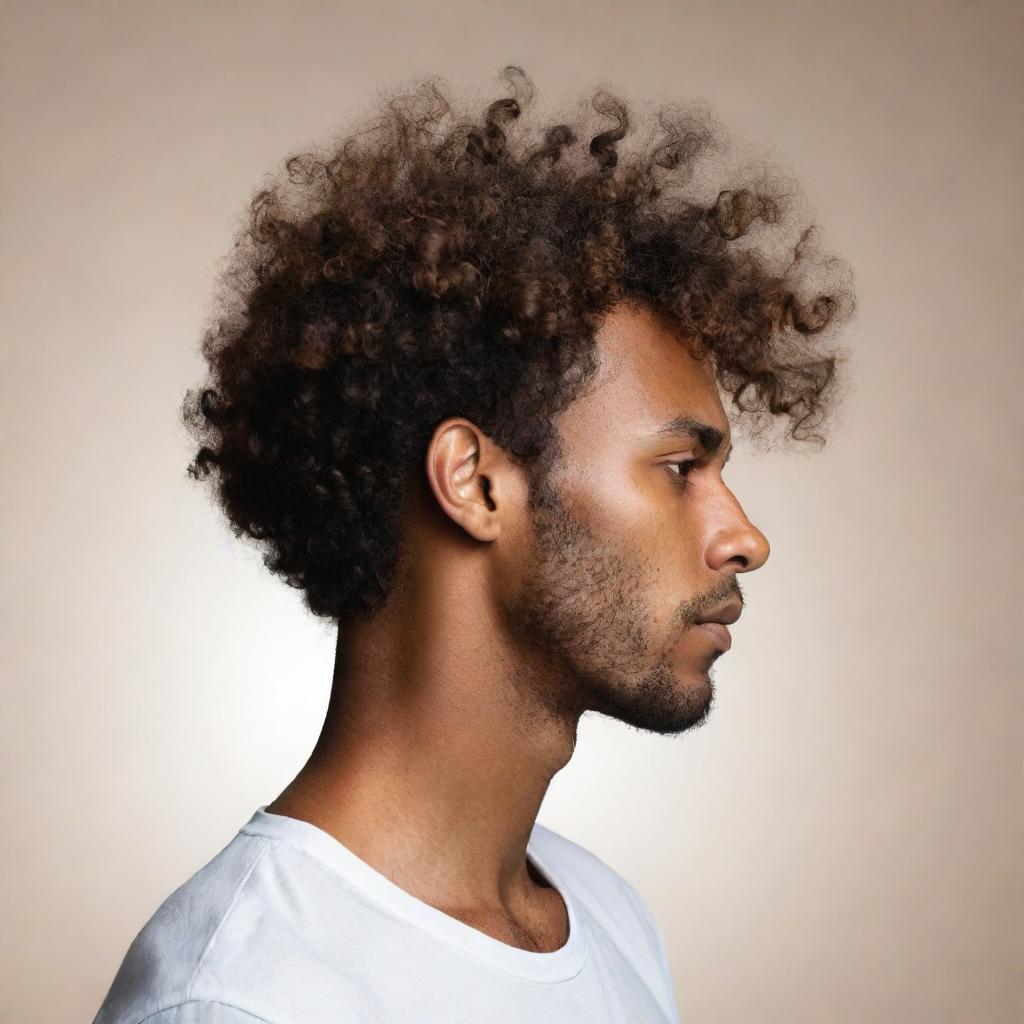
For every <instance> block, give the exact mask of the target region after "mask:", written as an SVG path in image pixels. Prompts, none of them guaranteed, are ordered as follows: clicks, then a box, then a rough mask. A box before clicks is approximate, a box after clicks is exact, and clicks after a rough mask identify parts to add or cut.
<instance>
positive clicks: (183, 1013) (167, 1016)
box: [138, 999, 271, 1024]
mask: <svg viewBox="0 0 1024 1024" xmlns="http://www.w3.org/2000/svg"><path fill="white" fill-rule="evenodd" d="M138 1024H271V1022H270V1021H268V1020H267V1019H266V1018H264V1017H258V1016H257V1015H256V1014H254V1013H250V1012H249V1011H248V1010H243V1009H242V1008H241V1007H240V1006H235V1005H234V1004H233V1003H217V1002H213V1001H211V1000H208V999H190V1000H189V1001H188V1002H185V1003H178V1004H177V1005H176V1006H168V1007H167V1008H166V1009H163V1010H158V1011H157V1012H156V1013H152V1014H150V1015H149V1016H148V1017H145V1018H144V1019H143V1020H141V1021H139V1022H138Z"/></svg>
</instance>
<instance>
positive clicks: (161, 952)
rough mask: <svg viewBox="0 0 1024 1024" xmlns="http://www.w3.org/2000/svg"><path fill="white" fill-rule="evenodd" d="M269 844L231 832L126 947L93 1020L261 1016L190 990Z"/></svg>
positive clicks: (118, 1023)
mask: <svg viewBox="0 0 1024 1024" xmlns="http://www.w3.org/2000/svg"><path fill="white" fill-rule="evenodd" d="M267 846H268V842H267V840H266V839H263V838H260V837H254V836H247V835H244V834H242V833H239V834H237V835H236V836H235V837H234V838H233V839H232V840H231V842H230V843H228V845H227V846H226V847H224V849H222V850H221V851H220V852H219V853H218V854H217V855H216V856H214V857H213V858H212V859H211V860H210V861H208V862H207V863H206V864H204V865H203V866H202V867H201V868H200V869H199V870H198V871H197V872H195V874H193V875H192V876H191V877H190V878H189V879H188V880H187V881H186V882H184V883H183V884H182V885H180V886H179V887H178V888H177V889H175V890H174V892H172V893H171V894H170V895H169V896H168V897H167V898H166V899H165V900H164V901H163V902H162V903H161V904H160V906H159V907H158V908H157V909H156V911H155V912H154V913H153V915H152V916H151V917H150V918H149V920H148V921H147V922H146V923H145V925H143V927H142V929H141V931H139V933H138V934H137V935H136V936H135V938H134V939H133V940H132V943H131V945H130V946H129V947H128V951H127V953H126V954H125V956H124V959H123V961H122V963H121V965H120V967H119V969H118V971H117V973H116V975H115V976H114V980H113V982H112V983H111V986H110V989H109V991H108V993H107V996H106V998H105V999H104V1001H103V1005H102V1006H101V1007H100V1009H99V1011H98V1013H97V1015H96V1017H95V1020H94V1022H93V1024H141V1022H142V1021H145V1022H146V1024H170V1022H174V1024H186V1022H189V1024H191V1022H193V1021H195V1022H197V1024H198V1022H199V1021H204V1022H205V1021H211V1022H219V1021H225V1022H227V1021H231V1022H234V1021H236V1020H238V1021H241V1020H243V1019H244V1020H249V1021H250V1022H251V1021H253V1020H259V1019H260V1018H259V1017H256V1016H254V1015H252V1014H251V1013H247V1012H245V1011H244V1010H243V1009H242V1008H240V1007H236V1006H234V1005H232V1004H231V1003H230V1002H227V1001H226V1002H219V1001H217V1000H216V999H214V1000H197V999H194V998H193V995H194V993H193V988H194V984H195V979H196V976H197V974H198V973H199V969H200V967H201V966H202V965H203V963H204V961H205V960H206V959H207V958H208V957H209V956H210V952H211V950H212V949H213V948H215V946H216V944H217V943H216V940H217V937H218V935H219V934H220V933H221V932H222V930H223V928H224V924H225V922H226V921H227V920H228V919H229V918H230V917H231V915H232V912H233V910H234V909H235V908H236V906H237V905H238V903H239V902H240V901H241V900H243V899H244V894H245V890H246V888H247V886H248V885H249V884H250V879H251V878H252V876H253V873H254V871H255V870H256V868H257V865H258V864H259V862H260V859H261V858H262V856H263V855H264V852H265V851H266V849H267Z"/></svg>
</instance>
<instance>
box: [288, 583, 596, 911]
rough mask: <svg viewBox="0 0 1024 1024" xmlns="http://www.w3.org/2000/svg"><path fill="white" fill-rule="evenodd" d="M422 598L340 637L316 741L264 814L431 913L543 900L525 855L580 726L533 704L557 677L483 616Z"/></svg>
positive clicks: (466, 606)
mask: <svg viewBox="0 0 1024 1024" xmlns="http://www.w3.org/2000/svg"><path fill="white" fill-rule="evenodd" d="M434 578H435V579H437V578H441V579H443V578H444V576H443V574H438V575H437V576H435V577H434ZM462 593H463V595H464V594H465V593H466V591H465V590H463V591H462ZM421 596H422V597H423V598H424V600H422V601H420V602H416V603H415V604H412V603H410V604H405V605H403V604H402V603H400V602H399V603H396V604H393V605H392V606H390V607H389V608H387V609H385V610H384V611H383V612H382V613H381V614H380V615H378V616H377V617H376V618H375V619H373V620H372V621H370V622H367V621H363V620H360V622H359V623H358V625H356V626H350V627H348V628H344V627H343V628H342V629H340V630H339V633H338V647H337V653H336V656H335V668H334V678H333V682H332V690H331V699H330V704H329V707H328V711H327V715H326V718H325V720H324V725H323V728H322V730H321V733H320V737H319V739H318V741H317V744H316V746H315V748H314V750H313V752H312V754H311V755H310V757H309V760H308V761H307V763H306V764H305V766H304V767H303V768H302V770H301V771H300V772H299V774H298V775H297V776H296V778H295V779H294V780H293V782H292V783H290V784H289V786H288V787H287V788H286V789H285V790H284V791H283V792H282V794H281V795H280V796H279V797H278V798H277V800H275V801H274V803H273V804H272V805H270V806H269V807H268V810H269V811H271V813H280V814H288V815H290V816H292V817H298V818H302V819H304V820H307V821H310V822H312V823H313V824H315V825H317V826H318V827H319V828H321V829H323V830H324V831H326V832H328V833H330V834H331V835H334V836H335V837H336V838H337V839H338V840H339V841H340V842H342V843H344V845H345V846H347V847H348V848H349V849H350V850H352V851H353V852H354V853H355V854H356V855H357V856H359V857H360V858H361V859H363V860H364V861H366V862H367V863H368V864H370V865H371V866H372V867H374V868H375V869H376V870H378V871H380V872H381V873H382V874H384V875H386V876H387V877H388V878H390V879H391V880H392V881H394V882H395V883H396V884H397V885H399V886H401V887H402V888H403V889H405V890H406V891H408V892H410V893H412V894H413V895H414V896H417V897H418V898H420V899H423V900H424V901H425V902H428V903H430V904H431V905H433V906H437V907H446V906H451V907H462V908H467V907H468V908H473V909H480V910H484V909H495V910H497V909H500V908H508V907H509V906H510V905H514V904H516V903H518V902H522V901H523V900H525V899H526V898H528V891H529V890H530V889H531V888H532V887H535V882H534V880H533V879H532V877H531V876H530V875H529V874H528V870H527V864H526V846H527V843H528V841H529V838H530V833H531V831H532V828H533V824H534V822H535V820H536V817H537V813H538V811H539V809H540V806H541V802H542V801H543V799H544V795H545V793H546V792H547V789H548V786H549V785H550V782H551V779H552V777H553V776H554V774H555V773H556V772H557V771H558V770H559V769H561V768H562V767H564V766H565V764H567V763H568V761H569V759H570V757H571V756H572V751H573V747H574V745H575V739H576V725H577V722H578V713H564V714H557V713H555V712H553V711H552V709H551V706H552V705H553V704H554V705H555V706H557V705H556V704H555V702H550V701H549V702H546V701H543V700H541V699H540V698H539V697H538V696H537V695H538V694H539V693H543V692H545V685H544V681H545V675H544V673H545V672H546V673H547V675H548V676H550V673H551V667H550V665H548V666H546V668H544V669H543V670H542V666H540V665H536V666H531V665H530V664H528V663H524V660H523V656H522V655H521V654H519V653H514V652H513V651H512V650H511V648H510V647H509V646H508V645H507V643H505V642H503V640H502V639H501V634H500V631H499V630H497V629H496V628H495V625H496V624H495V623H493V622H486V623H481V614H480V608H479V606H478V605H477V606H473V603H472V602H465V601H463V602H462V603H460V602H459V601H458V600H457V599H455V600H453V599H452V598H453V597H454V595H451V594H449V595H445V594H436V593H434V594H432V595H421ZM439 609H440V610H441V611H438V610H439ZM550 685H551V680H550V678H548V679H547V689H548V690H550Z"/></svg>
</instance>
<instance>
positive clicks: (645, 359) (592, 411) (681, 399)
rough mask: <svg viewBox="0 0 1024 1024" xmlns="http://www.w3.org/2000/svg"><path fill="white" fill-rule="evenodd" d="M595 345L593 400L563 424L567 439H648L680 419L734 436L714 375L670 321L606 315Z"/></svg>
mask: <svg viewBox="0 0 1024 1024" xmlns="http://www.w3.org/2000/svg"><path fill="white" fill-rule="evenodd" d="M595 341H596V343H597V346H598V352H599V355H600V369H599V370H598V373H597V377H596V378H595V381H594V382H593V384H592V385H591V387H590V388H589V389H588V392H587V394H585V395H583V396H581V397H580V398H579V399H578V400H577V401H575V402H573V403H572V404H571V405H570V406H569V407H568V408H567V409H566V410H565V413H564V416H563V418H562V421H561V422H560V429H561V432H562V435H563V437H565V438H566V440H570V439H571V438H572V435H573V434H575V433H576V432H577V431H579V432H581V433H582V434H584V435H585V436H586V437H587V438H588V443H591V442H592V441H593V438H594V435H595V434H597V433H600V434H601V435H602V437H606V438H608V439H609V440H615V439H618V440H621V441H638V440H647V439H650V438H651V435H654V434H655V433H656V432H657V431H658V430H659V428H661V427H663V426H664V425H665V424H666V423H668V422H669V421H671V420H674V419H676V418H677V417H678V416H680V415H688V416H691V417H693V418H694V419H697V420H701V421H702V422H704V423H708V424H711V425H712V426H714V427H717V428H718V429H719V430H720V431H721V432H722V433H723V434H724V435H725V436H726V437H729V420H728V417H727V416H726V414H725V409H724V408H723V406H722V401H721V397H720V395H719V391H718V384H717V381H716V379H715V375H714V369H713V367H712V365H711V363H710V362H709V361H708V360H706V359H705V360H702V361H698V360H696V359H694V358H693V356H692V355H690V352H689V350H688V348H687V346H686V345H685V343H684V342H683V341H682V339H681V338H680V336H679V335H678V334H677V333H676V332H674V331H673V330H672V328H671V325H669V324H668V323H667V322H666V321H664V320H663V319H662V318H661V317H659V316H658V315H657V314H656V313H654V312H652V311H651V310H648V309H647V308H645V307H643V306H635V305H631V304H625V303H620V304H619V305H617V306H615V307H614V308H613V309H612V311H611V312H610V313H609V314H608V315H607V317H606V318H605V320H604V321H603V322H602V324H601V326H600V328H599V329H598V331H597V334H596V337H595Z"/></svg>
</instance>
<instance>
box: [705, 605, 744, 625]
mask: <svg viewBox="0 0 1024 1024" xmlns="http://www.w3.org/2000/svg"><path fill="white" fill-rule="evenodd" d="M742 611H743V604H742V602H740V601H730V602H729V603H728V604H723V605H721V606H720V607H718V608H714V609H712V610H711V611H709V612H707V613H706V614H704V615H701V616H700V617H699V618H698V619H697V620H696V621H697V624H698V625H699V624H700V623H702V622H720V623H722V625H723V626H728V625H730V624H731V623H733V622H735V621H736V620H737V619H738V618H739V617H740V613H741V612H742Z"/></svg>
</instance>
